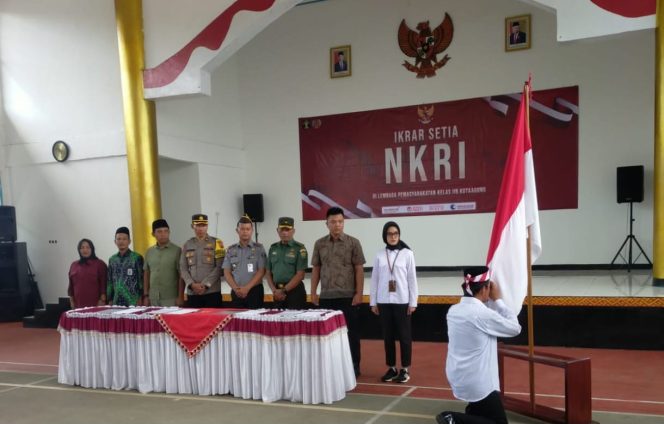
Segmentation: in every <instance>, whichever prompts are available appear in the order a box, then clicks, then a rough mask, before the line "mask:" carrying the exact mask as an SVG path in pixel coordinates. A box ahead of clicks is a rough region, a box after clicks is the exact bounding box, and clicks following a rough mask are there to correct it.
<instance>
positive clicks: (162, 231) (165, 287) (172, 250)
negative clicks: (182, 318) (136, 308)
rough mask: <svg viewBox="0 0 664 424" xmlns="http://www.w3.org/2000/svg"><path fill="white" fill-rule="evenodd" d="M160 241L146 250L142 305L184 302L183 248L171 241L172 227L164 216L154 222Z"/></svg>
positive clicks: (153, 232)
mask: <svg viewBox="0 0 664 424" xmlns="http://www.w3.org/2000/svg"><path fill="white" fill-rule="evenodd" d="M152 235H153V236H154V238H155V239H156V240H157V244H155V245H154V246H151V247H150V248H149V249H148V251H147V252H145V264H144V265H143V305H144V306H150V305H152V306H176V305H177V306H182V287H180V284H179V283H180V281H181V280H180V251H181V250H180V248H179V247H178V246H176V245H175V244H173V243H171V241H170V235H171V230H170V228H169V227H168V223H167V222H166V220H165V219H157V220H156V221H154V222H153V223H152Z"/></svg>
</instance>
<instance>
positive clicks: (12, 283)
mask: <svg viewBox="0 0 664 424" xmlns="http://www.w3.org/2000/svg"><path fill="white" fill-rule="evenodd" d="M30 280H31V278H30V267H29V266H28V253H27V245H26V244H25V243H0V322H1V321H19V320H21V319H22V318H23V317H24V316H28V315H32V313H33V311H34V307H33V306H32V286H31V284H30Z"/></svg>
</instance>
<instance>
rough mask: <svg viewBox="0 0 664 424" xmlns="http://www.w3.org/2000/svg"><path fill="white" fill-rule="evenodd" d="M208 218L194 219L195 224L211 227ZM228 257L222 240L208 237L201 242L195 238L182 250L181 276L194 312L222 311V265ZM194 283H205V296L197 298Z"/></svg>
mask: <svg viewBox="0 0 664 424" xmlns="http://www.w3.org/2000/svg"><path fill="white" fill-rule="evenodd" d="M207 222H208V219H207V215H204V214H198V215H194V216H193V217H192V224H193V225H196V224H207ZM224 255H225V250H224V243H223V242H222V241H221V239H218V238H216V237H212V236H210V235H206V236H205V238H203V239H202V240H199V239H198V238H197V237H192V238H190V239H189V240H187V241H186V242H185V243H184V245H183V246H182V255H181V256H180V272H181V273H182V279H183V280H184V284H185V293H187V306H189V307H192V308H201V307H221V264H222V263H223V259H224ZM192 283H203V284H204V285H205V287H206V289H205V292H204V293H203V294H200V295H197V294H195V293H194V291H193V290H192V289H191V284H192Z"/></svg>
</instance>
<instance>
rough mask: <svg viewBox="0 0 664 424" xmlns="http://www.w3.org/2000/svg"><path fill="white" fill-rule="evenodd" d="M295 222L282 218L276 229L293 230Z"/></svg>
mask: <svg viewBox="0 0 664 424" xmlns="http://www.w3.org/2000/svg"><path fill="white" fill-rule="evenodd" d="M294 223H295V220H294V219H293V218H291V217H288V216H282V217H281V218H279V221H278V224H277V228H293V224H294Z"/></svg>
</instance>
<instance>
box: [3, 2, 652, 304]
mask: <svg viewBox="0 0 664 424" xmlns="http://www.w3.org/2000/svg"><path fill="white" fill-rule="evenodd" d="M150 4H151V6H149V7H146V13H148V14H151V13H153V12H152V10H153V9H152V7H154V3H153V2H150ZM205 4H206V6H205V7H207V8H214V6H213V2H210V1H207V2H206V3H205ZM189 8H191V5H190V4H187V5H186V6H182V9H180V12H179V13H183V12H184V11H186V10H187V9H189ZM163 11H164V13H166V12H168V13H171V14H173V13H177V10H176V11H173V10H172V8H168V9H166V8H164V9H163ZM444 12H448V13H449V14H450V15H451V16H452V19H453V21H454V24H455V39H454V41H453V43H452V45H451V46H450V48H449V50H448V52H447V53H449V55H450V56H451V58H452V59H451V60H450V62H448V64H447V65H446V66H445V67H444V68H443V69H441V70H440V72H439V75H438V76H437V77H435V78H432V79H426V80H417V79H416V78H415V77H414V75H413V74H412V73H409V72H407V71H406V70H405V69H404V68H403V67H402V66H401V63H402V62H403V60H404V59H405V57H404V56H403V55H402V53H401V52H400V50H399V48H398V46H397V42H396V32H397V27H398V25H399V22H400V21H401V19H402V18H405V19H406V21H407V22H408V24H409V25H410V26H411V27H414V26H415V25H416V24H417V22H419V21H422V20H427V19H428V20H430V21H431V23H432V25H437V24H438V22H439V21H440V20H441V19H442V17H443V14H444ZM523 13H531V14H532V24H533V31H532V34H531V35H532V46H533V47H532V49H530V50H527V51H519V52H513V53H505V52H504V48H503V38H502V34H503V25H504V18H505V17H506V16H512V15H518V14H523ZM212 18H213V17H212V16H211V17H210V19H212ZM197 19H198V18H197ZM147 21H149V18H147V19H146V22H147ZM173 31H175V32H179V31H182V30H181V29H180V28H177V27H176V28H173ZM183 35H184V33H183V32H180V33H179V34H174V36H173V38H172V39H173V40H178V39H180V38H182V36H183ZM184 38H185V39H186V36H185V37H184ZM175 42H176V41H173V43H175ZM343 44H351V45H352V59H353V75H352V76H351V77H350V78H340V79H330V78H329V68H328V67H329V63H328V54H329V48H330V47H332V46H337V45H343ZM180 47H181V45H179V44H178V45H176V46H173V48H172V52H175V51H177V50H179V48H180ZM167 50H169V49H166V50H160V51H159V52H156V55H153V56H151V57H153V63H152V64H153V65H154V64H156V63H157V62H158V61H159V60H158V59H157V57H158V56H160V55H162V56H163V55H165V54H166V53H167ZM653 51H654V33H653V31H642V32H633V33H630V34H625V35H622V36H619V37H612V38H606V39H595V40H587V41H583V42H573V43H564V44H559V43H557V42H556V19H555V16H553V15H551V14H549V13H548V12H547V11H545V10H542V9H540V8H531V7H529V6H526V5H524V4H523V3H521V2H517V1H513V0H476V1H473V2H467V1H462V0H449V1H445V2H443V1H441V0H418V1H417V2H413V1H409V0H362V1H356V0H335V1H325V2H318V3H312V4H308V5H304V6H299V7H295V8H294V9H293V10H291V11H290V12H288V13H287V14H286V15H284V16H283V17H282V18H280V19H279V20H278V21H276V22H274V23H273V24H272V25H270V26H269V27H268V28H267V29H266V30H265V31H264V32H263V33H261V34H259V35H258V36H257V37H256V38H255V39H254V40H253V41H252V42H250V43H249V44H247V45H246V46H245V47H244V48H243V49H242V50H241V51H240V52H239V53H238V54H236V56H234V57H233V58H232V59H230V60H229V61H228V62H226V63H225V64H224V65H222V66H221V67H220V68H219V69H218V70H217V71H216V72H215V73H214V75H213V76H212V83H213V96H212V97H198V98H186V99H177V100H164V101H159V102H158V103H157V121H158V122H157V125H158V138H159V152H160V156H162V157H163V158H167V159H168V160H166V161H165V160H162V161H161V165H162V167H163V169H162V171H161V175H162V199H164V212H165V216H166V218H167V219H169V222H172V227H176V228H177V230H175V232H176V235H175V236H174V241H176V242H177V243H182V241H184V240H181V238H182V237H183V236H185V235H188V234H186V233H187V231H188V222H187V224H185V226H184V229H183V227H182V225H183V224H182V223H181V222H180V221H181V220H183V219H186V220H187V221H188V219H189V218H190V216H191V214H192V213H194V212H198V211H199V210H200V211H202V212H204V213H207V214H208V215H210V219H211V225H210V227H211V232H215V227H216V226H217V225H216V217H217V213H218V214H219V224H218V235H220V236H221V237H222V238H223V239H224V241H225V242H226V244H230V243H232V242H234V241H235V238H236V235H235V233H234V225H235V222H236V220H237V216H238V215H239V214H240V213H241V209H242V208H241V195H242V194H243V193H264V199H265V212H266V223H265V224H262V225H261V237H260V239H261V241H262V242H264V243H266V244H267V243H269V242H270V241H271V240H272V239H273V238H274V239H276V236H275V234H274V231H273V229H274V225H275V222H276V219H277V218H278V217H279V216H282V215H291V216H294V217H295V218H296V219H297V220H298V222H297V223H296V226H297V236H298V239H299V240H300V241H302V242H304V243H306V244H307V246H308V247H309V248H311V247H312V245H313V241H314V240H315V239H316V238H317V237H320V236H322V235H323V234H325V232H326V229H325V226H324V224H323V223H322V222H320V221H317V222H301V204H300V177H299V145H298V131H297V118H298V117H301V116H311V115H317V114H332V113H342V112H350V111H357V110H370V109H377V108H386V107H396V106H402V105H410V104H419V103H428V102H439V101H447V100H455V99H463V98H471V97H477V96H484V95H490V94H500V93H506V92H514V91H518V90H519V89H520V88H521V84H522V82H523V80H525V79H526V78H527V74H528V72H532V73H533V76H534V80H533V84H534V87H535V89H546V88H553V87H559V86H566V85H575V84H578V85H579V90H580V108H581V117H580V130H579V160H580V164H579V209H577V210H560V211H544V212H542V214H541V221H542V238H543V241H544V253H543V255H542V257H541V259H540V263H545V264H584V263H608V262H609V261H610V260H611V259H612V257H613V254H614V253H615V250H616V249H617V248H618V246H619V244H620V243H621V242H622V240H623V239H624V237H625V234H626V230H627V219H626V214H627V206H626V205H617V204H616V203H615V168H616V166H621V165H635V164H644V165H645V166H646V175H647V177H646V192H647V196H646V197H647V200H646V202H644V203H642V204H638V205H636V206H635V214H636V217H637V222H636V226H635V233H636V235H637V237H638V238H639V240H640V241H641V243H642V245H643V246H644V247H645V248H646V250H647V251H648V253H649V254H650V253H651V244H652V200H651V192H652V181H651V179H652V169H653V164H652V153H651V152H652V145H653V117H652V115H653V85H654V74H653V72H654V71H653V70H654V63H653V62H654V55H653ZM0 56H1V59H2V61H1V63H2V68H1V69H0V78H1V83H2V87H1V89H2V105H3V113H4V116H3V122H2V124H3V134H2V136H1V139H2V140H3V143H4V145H3V147H2V149H3V151H2V158H3V160H4V165H3V166H4V168H3V169H2V176H3V188H4V190H5V200H6V201H7V203H8V204H14V205H15V206H16V208H17V217H18V222H19V238H20V239H21V240H23V241H27V242H28V250H29V253H30V257H31V260H32V263H33V265H34V268H35V270H36V272H37V279H38V281H39V283H40V287H41V288H42V292H43V294H44V299H45V300H46V301H53V300H55V299H56V298H57V297H58V296H60V295H64V294H65V289H66V268H67V266H68V264H69V263H70V262H71V261H73V260H74V259H76V252H75V244H76V242H77V241H78V239H80V238H81V237H84V236H87V237H90V238H92V239H93V241H95V242H96V244H97V247H98V252H99V256H100V257H104V258H106V257H108V256H109V255H110V254H111V253H112V252H113V250H114V246H113V244H112V237H113V232H114V230H115V228H117V227H118V226H120V225H127V224H128V223H129V222H130V212H129V196H128V188H127V184H128V183H127V169H126V160H125V157H124V155H125V148H124V134H123V122H122V105H121V93H120V77H119V65H118V59H117V57H118V56H117V36H116V30H115V22H114V10H113V2H109V1H106V0H58V1H57V2H55V1H52V0H30V1H20V0H4V1H2V2H0ZM148 56H150V55H149V54H148ZM57 139H63V140H65V141H67V142H68V143H69V144H70V145H71V146H72V158H71V160H70V161H68V162H67V163H65V164H57V163H55V162H54V161H53V159H52V158H51V157H50V149H51V145H52V143H53V142H54V141H55V140H57ZM173 161H181V162H188V163H190V164H194V165H182V164H181V163H175V162H173ZM0 165H2V161H0ZM183 175H184V177H183V178H184V181H188V182H189V183H191V184H193V185H195V184H196V181H198V187H197V189H195V190H193V191H191V192H190V191H188V189H187V188H186V187H184V186H183V185H185V184H184V183H182V181H180V180H179V178H180V177H181V176H183ZM176 180H177V182H176ZM194 206H196V210H192V209H193V208H194ZM171 216H172V217H173V218H171ZM492 219H493V215H492V214H475V215H450V216H429V217H417V218H400V219H399V223H400V224H401V226H402V230H403V236H404V239H405V240H407V241H408V242H409V243H410V244H411V246H413V248H414V249H415V250H416V253H417V260H418V265H424V266H449V265H460V264H468V263H481V262H482V261H483V260H484V257H485V255H486V248H487V245H488V238H489V232H490V229H491V224H492ZM173 220H175V221H173ZM384 221H385V220H384V219H363V220H350V221H348V222H347V232H348V233H349V234H353V235H355V236H357V237H359V238H360V239H361V240H362V242H363V244H364V247H365V251H366V252H367V256H370V255H371V254H372V252H373V251H374V250H375V249H376V248H377V247H378V246H379V245H380V230H381V228H382V224H383V222H384ZM432 235H433V237H432ZM48 240H58V243H57V244H49V243H48Z"/></svg>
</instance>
